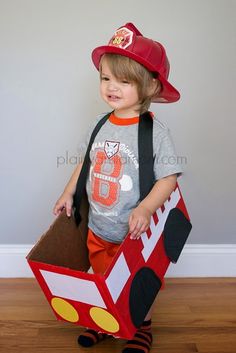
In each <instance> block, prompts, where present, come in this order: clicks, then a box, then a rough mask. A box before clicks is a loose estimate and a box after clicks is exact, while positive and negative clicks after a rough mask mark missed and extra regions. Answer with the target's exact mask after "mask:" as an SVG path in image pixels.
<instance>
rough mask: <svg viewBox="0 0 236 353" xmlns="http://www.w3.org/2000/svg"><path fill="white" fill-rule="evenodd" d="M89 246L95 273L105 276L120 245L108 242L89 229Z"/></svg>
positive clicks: (90, 259)
mask: <svg viewBox="0 0 236 353" xmlns="http://www.w3.org/2000/svg"><path fill="white" fill-rule="evenodd" d="M87 246H88V250H89V261H90V264H91V266H92V269H93V271H94V273H102V274H103V273H104V272H105V271H106V269H107V268H108V267H109V265H110V264H111V262H112V259H113V257H114V256H115V254H116V253H117V251H118V249H119V247H120V244H116V243H110V242H107V241H105V240H103V239H101V238H100V237H98V236H97V235H96V234H94V233H93V232H92V231H91V229H89V230H88V238H87Z"/></svg>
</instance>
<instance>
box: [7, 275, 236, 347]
mask: <svg viewBox="0 0 236 353" xmlns="http://www.w3.org/2000/svg"><path fill="white" fill-rule="evenodd" d="M80 332H82V328H79V327H78V326H75V325H73V324H68V323H62V322H58V321H56V319H55V317H54V315H53V313H52V311H51V309H50V307H49V305H48V303H47V302H46V299H45V298H44V295H43V293H42V292H41V289H40V288H39V286H38V284H37V283H36V281H35V280H34V279H0V352H1V353H12V352H14V353H62V352H63V353H75V352H91V353H102V352H106V353H108V352H109V353H118V352H121V351H122V347H123V346H124V343H125V341H124V340H118V339H113V338H110V339H108V340H106V341H104V342H101V343H100V344H98V345H97V346H94V347H93V348H87V349H86V348H80V347H78V345H77V342H76V340H77V336H78V334H79V333H80ZM153 334H154V342H153V348H152V350H151V352H158V353H190V352H201V353H213V352H214V353H226V352H227V353H229V352H231V353H235V352H236V279H233V278H232V279H225V278H224V279H221V278H217V279H213V278H211V279H209V278H208V279H167V280H166V289H165V290H164V291H161V293H160V294H159V295H158V299H157V302H156V309H155V314H154V316H153Z"/></svg>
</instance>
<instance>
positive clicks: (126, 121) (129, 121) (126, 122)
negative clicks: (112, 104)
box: [109, 113, 139, 125]
mask: <svg viewBox="0 0 236 353" xmlns="http://www.w3.org/2000/svg"><path fill="white" fill-rule="evenodd" d="M109 121H110V122H111V123H112V124H115V125H133V124H137V123H138V122H139V116H135V117H133V118H119V117H118V116H115V115H114V114H113V113H111V115H110V117H109Z"/></svg>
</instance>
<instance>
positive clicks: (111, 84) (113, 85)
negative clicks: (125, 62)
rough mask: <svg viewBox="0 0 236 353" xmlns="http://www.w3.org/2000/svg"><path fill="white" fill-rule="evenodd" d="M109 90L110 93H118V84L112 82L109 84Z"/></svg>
mask: <svg viewBox="0 0 236 353" xmlns="http://www.w3.org/2000/svg"><path fill="white" fill-rule="evenodd" d="M108 88H109V90H110V91H117V90H118V87H117V84H116V83H115V82H111V81H110V82H109V85H108Z"/></svg>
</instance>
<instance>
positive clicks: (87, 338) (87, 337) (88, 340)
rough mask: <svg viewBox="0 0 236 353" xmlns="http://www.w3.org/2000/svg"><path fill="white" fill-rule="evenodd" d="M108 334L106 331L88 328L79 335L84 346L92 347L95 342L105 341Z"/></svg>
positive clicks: (80, 342) (79, 339)
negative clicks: (99, 331)
mask: <svg viewBox="0 0 236 353" xmlns="http://www.w3.org/2000/svg"><path fill="white" fill-rule="evenodd" d="M107 336H108V335H107V334H106V333H98V332H97V331H95V330H91V329H88V330H86V331H85V332H83V333H82V334H81V335H79V337H78V343H79V344H80V345H81V346H83V347H91V346H93V345H94V344H96V343H98V342H101V341H103V340H104V339H105V338H107Z"/></svg>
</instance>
